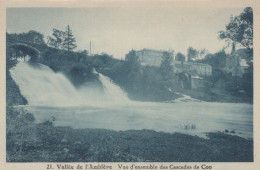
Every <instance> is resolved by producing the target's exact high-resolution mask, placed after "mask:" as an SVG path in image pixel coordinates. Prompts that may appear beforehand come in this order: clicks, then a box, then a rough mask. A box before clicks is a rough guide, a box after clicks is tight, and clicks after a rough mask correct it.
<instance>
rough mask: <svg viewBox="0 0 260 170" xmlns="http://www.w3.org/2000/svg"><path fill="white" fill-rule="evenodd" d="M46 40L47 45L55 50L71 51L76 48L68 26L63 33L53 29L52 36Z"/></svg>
mask: <svg viewBox="0 0 260 170" xmlns="http://www.w3.org/2000/svg"><path fill="white" fill-rule="evenodd" d="M47 39H48V41H47V44H48V45H49V46H51V47H54V48H56V49H64V50H67V51H73V50H74V49H75V48H76V47H77V45H76V40H75V37H74V35H73V34H72V30H71V28H70V26H69V25H68V26H67V27H66V29H65V31H62V30H58V29H56V28H53V33H52V35H51V36H48V37H47Z"/></svg>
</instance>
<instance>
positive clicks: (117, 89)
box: [6, 6, 255, 169]
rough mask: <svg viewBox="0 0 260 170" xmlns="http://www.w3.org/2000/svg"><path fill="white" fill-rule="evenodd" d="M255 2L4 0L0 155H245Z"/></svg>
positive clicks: (48, 158)
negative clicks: (53, 2) (2, 150)
mask: <svg viewBox="0 0 260 170" xmlns="http://www.w3.org/2000/svg"><path fill="white" fill-rule="evenodd" d="M254 12H255V11H254V10H253V8H252V7H243V8H242V7H233V8H230V7H229V8H224V7H223V8H219V7H218V8H212V7H211V8H184V7H183V8H174V7H172V6H169V7H117V8H114V7H91V8H90V7H84V8H72V7H71V8H61V7H60V8H56V7H52V8H43V7H30V8H29V7H19V8H18V7H8V8H7V9H6V162H9V163H10V162H26V163H28V162H254V143H253V141H254V135H253V134H254V131H253V127H254V124H253V122H254V120H253V96H254V95H253V94H254V90H253V65H254V64H253V58H254V55H253V31H254V24H253V14H254ZM47 169H48V168H47ZM50 169H51V168H50ZM141 169H142V168H141ZM143 169H149V167H144V168H143ZM182 169H185V168H182Z"/></svg>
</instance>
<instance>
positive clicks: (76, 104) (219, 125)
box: [10, 62, 253, 138]
mask: <svg viewBox="0 0 260 170" xmlns="http://www.w3.org/2000/svg"><path fill="white" fill-rule="evenodd" d="M10 72H11V76H12V77H13V79H14V80H15V82H16V83H17V85H18V86H19V88H20V90H21V93H22V95H23V96H24V97H25V98H26V99H27V100H28V102H29V105H28V106H22V107H23V108H25V109H26V110H28V111H29V112H30V113H33V114H34V116H35V119H36V122H38V123H40V122H44V121H46V120H50V119H51V118H52V117H55V122H54V125H55V126H71V127H74V128H104V129H112V130H130V129H135V130H140V129H153V130H156V131H163V132H170V133H172V132H181V133H187V134H192V135H198V136H201V137H204V136H205V132H214V131H225V130H226V129H227V130H229V131H235V132H236V135H239V136H242V137H245V138H252V136H253V133H252V132H253V114H252V113H253V107H252V105H250V104H235V103H207V102H194V101H192V100H185V101H189V102H177V103H176V102H175V103H159V102H133V101H130V100H129V99H128V98H127V95H126V93H124V92H123V90H121V89H120V87H119V86H117V85H116V84H114V83H113V82H112V81H111V80H110V79H109V78H107V77H105V76H103V75H102V74H99V79H100V81H101V82H102V84H103V86H104V90H103V91H96V90H97V89H98V88H95V87H94V88H93V86H90V85H82V87H81V88H75V87H74V86H73V85H72V84H71V82H70V81H69V80H68V79H67V78H66V77H65V76H64V75H63V74H61V73H55V72H53V71H52V70H51V69H50V68H49V67H47V66H45V65H42V64H35V65H30V64H28V63H26V62H20V63H18V64H17V65H16V67H14V68H12V70H10ZM186 98H187V97H186ZM45 106H47V107H45ZM48 106H52V107H48ZM60 106H61V107H60ZM65 106H66V107H65ZM68 106H73V107H68Z"/></svg>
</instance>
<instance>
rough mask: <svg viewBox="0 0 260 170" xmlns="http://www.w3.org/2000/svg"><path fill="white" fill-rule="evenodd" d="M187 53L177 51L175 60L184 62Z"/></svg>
mask: <svg viewBox="0 0 260 170" xmlns="http://www.w3.org/2000/svg"><path fill="white" fill-rule="evenodd" d="M185 58H186V57H185V55H184V54H182V53H177V54H176V57H175V60H176V61H182V62H184V61H185Z"/></svg>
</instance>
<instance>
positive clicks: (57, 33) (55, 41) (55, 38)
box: [47, 28, 65, 49]
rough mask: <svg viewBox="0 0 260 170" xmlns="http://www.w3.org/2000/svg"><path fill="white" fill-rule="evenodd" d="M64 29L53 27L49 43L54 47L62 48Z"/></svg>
mask: <svg viewBox="0 0 260 170" xmlns="http://www.w3.org/2000/svg"><path fill="white" fill-rule="evenodd" d="M64 34H65V32H64V31H61V30H58V29H55V28H53V32H52V37H50V36H48V42H47V43H48V44H49V45H50V46H52V47H54V48H57V49H60V48H61V47H62V43H63V38H64Z"/></svg>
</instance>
